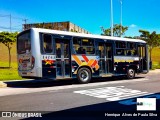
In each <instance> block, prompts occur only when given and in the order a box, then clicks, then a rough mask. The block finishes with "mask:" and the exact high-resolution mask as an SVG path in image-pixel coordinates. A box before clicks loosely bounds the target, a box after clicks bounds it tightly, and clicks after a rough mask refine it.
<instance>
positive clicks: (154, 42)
mask: <svg viewBox="0 0 160 120" xmlns="http://www.w3.org/2000/svg"><path fill="white" fill-rule="evenodd" d="M139 32H140V33H141V35H140V38H141V39H143V40H145V41H146V42H147V44H148V45H149V52H150V60H152V59H151V55H152V50H153V48H155V47H158V46H159V45H160V35H159V34H156V32H155V31H153V32H152V33H150V32H149V31H146V30H139Z"/></svg>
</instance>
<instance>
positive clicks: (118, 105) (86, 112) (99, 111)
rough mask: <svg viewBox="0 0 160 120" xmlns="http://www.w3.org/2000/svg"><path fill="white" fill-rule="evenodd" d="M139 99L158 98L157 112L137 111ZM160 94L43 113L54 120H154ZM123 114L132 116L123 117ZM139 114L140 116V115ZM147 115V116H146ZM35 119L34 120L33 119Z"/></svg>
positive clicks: (157, 102)
mask: <svg viewBox="0 0 160 120" xmlns="http://www.w3.org/2000/svg"><path fill="white" fill-rule="evenodd" d="M137 98H156V99H157V101H156V106H157V108H156V111H154V110H152V111H151V110H150V111H149V110H148V111H137ZM127 101H128V102H127ZM159 106H160V93H154V94H150V95H145V96H139V97H133V98H129V99H124V100H120V101H113V102H105V103H99V104H93V105H87V106H81V107H77V108H71V109H67V110H62V111H56V112H49V111H48V112H45V113H44V112H43V113H42V118H44V119H46V118H48V119H49V118H50V119H51V118H52V119H53V120H101V119H102V120H104V119H105V120H110V119H116V120H119V119H121V120H124V119H125V120H126V119H127V120H139V119H140V120H142V119H147V120H149V118H152V120H154V119H156V118H159V117H160V107H159ZM107 113H108V114H113V113H114V114H120V115H121V116H120V117H118V116H117V117H115V116H105V115H106V114H107ZM123 113H127V114H132V116H122V114H123ZM134 113H135V114H137V116H135V117H133V114H134ZM138 113H139V114H138ZM145 113H146V114H148V115H149V114H150V113H154V114H157V115H158V117H156V116H147V117H145V116H142V114H145ZM146 114H145V115H146ZM30 119H31V118H27V119H26V120H30ZM32 119H33V118H32Z"/></svg>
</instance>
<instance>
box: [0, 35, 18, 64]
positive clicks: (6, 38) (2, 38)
mask: <svg viewBox="0 0 160 120" xmlns="http://www.w3.org/2000/svg"><path fill="white" fill-rule="evenodd" d="M17 34H18V33H17V32H15V33H9V32H1V33H0V42H1V43H3V44H4V45H5V46H6V47H7V48H8V55H9V67H11V48H12V44H13V42H15V41H16V37H17Z"/></svg>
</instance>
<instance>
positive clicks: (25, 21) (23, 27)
mask: <svg viewBox="0 0 160 120" xmlns="http://www.w3.org/2000/svg"><path fill="white" fill-rule="evenodd" d="M27 20H28V19H23V20H22V21H24V25H23V26H22V31H23V30H25V25H26V24H27Z"/></svg>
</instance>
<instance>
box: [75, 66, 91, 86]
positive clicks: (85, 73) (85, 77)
mask: <svg viewBox="0 0 160 120" xmlns="http://www.w3.org/2000/svg"><path fill="white" fill-rule="evenodd" d="M77 78H78V82H79V83H81V84H85V83H89V82H90V81H91V71H90V70H89V69H88V68H86V67H82V68H80V69H79V70H78V73H77Z"/></svg>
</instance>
